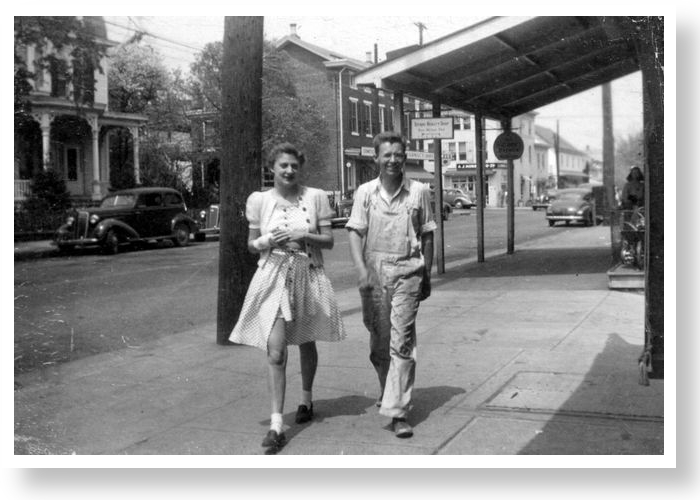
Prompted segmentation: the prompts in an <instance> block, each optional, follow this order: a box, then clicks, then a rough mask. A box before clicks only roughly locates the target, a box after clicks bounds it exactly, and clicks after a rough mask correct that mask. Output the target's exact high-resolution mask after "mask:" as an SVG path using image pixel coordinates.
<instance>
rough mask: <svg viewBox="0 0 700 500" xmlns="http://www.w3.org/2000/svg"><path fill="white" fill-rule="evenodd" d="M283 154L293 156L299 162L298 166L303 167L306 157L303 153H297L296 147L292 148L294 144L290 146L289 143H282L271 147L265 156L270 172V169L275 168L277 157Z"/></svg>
mask: <svg viewBox="0 0 700 500" xmlns="http://www.w3.org/2000/svg"><path fill="white" fill-rule="evenodd" d="M283 154H288V155H292V156H294V157H295V158H296V159H297V160H298V161H299V166H300V167H303V166H304V162H305V161H306V156H304V153H302V152H301V151H299V150H298V149H297V148H296V146H294V144H291V143H289V142H283V143H281V144H278V145H276V146H275V147H273V148H272V149H271V150H270V152H269V153H268V154H267V168H269V169H270V170H272V167H274V166H275V162H276V161H277V158H279V156H280V155H283Z"/></svg>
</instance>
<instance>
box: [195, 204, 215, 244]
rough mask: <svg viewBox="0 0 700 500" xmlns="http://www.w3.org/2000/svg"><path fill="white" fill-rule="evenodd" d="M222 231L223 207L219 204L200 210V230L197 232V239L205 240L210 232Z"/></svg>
mask: <svg viewBox="0 0 700 500" xmlns="http://www.w3.org/2000/svg"><path fill="white" fill-rule="evenodd" d="M220 232H221V208H220V206H219V205H218V204H213V205H209V208H207V209H206V210H202V211H201V212H199V232H198V233H197V234H195V240H196V241H204V240H205V238H206V237H207V235H208V234H219V233H220Z"/></svg>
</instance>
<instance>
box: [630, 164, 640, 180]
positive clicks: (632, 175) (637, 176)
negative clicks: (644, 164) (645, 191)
mask: <svg viewBox="0 0 700 500" xmlns="http://www.w3.org/2000/svg"><path fill="white" fill-rule="evenodd" d="M630 179H632V180H635V181H639V180H641V179H642V171H641V170H640V169H639V167H634V168H633V169H632V171H631V172H630Z"/></svg>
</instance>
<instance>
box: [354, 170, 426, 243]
mask: <svg viewBox="0 0 700 500" xmlns="http://www.w3.org/2000/svg"><path fill="white" fill-rule="evenodd" d="M374 197H377V198H378V199H379V200H380V201H379V202H380V203H385V204H387V201H386V200H385V199H384V198H383V197H382V196H381V182H380V179H379V177H377V178H376V179H373V180H371V181H369V182H366V183H364V184H362V185H361V186H360V187H358V188H357V191H356V192H355V196H354V201H353V205H352V213H351V214H350V219H349V220H348V222H347V224H346V225H345V227H346V228H347V229H352V230H354V231H357V233H359V234H360V235H361V236H365V235H366V234H367V228H368V226H369V220H368V217H369V210H368V209H369V206H370V203H371V201H372V199H373V198H374ZM403 207H408V208H412V209H418V214H419V215H418V216H419V221H418V222H419V226H420V232H421V233H429V232H432V231H435V230H436V229H437V224H436V223H435V218H434V216H433V208H432V205H431V203H430V188H429V187H428V185H427V184H423V183H422V182H418V181H414V180H413V179H408V178H406V177H405V176H404V179H403V182H402V183H401V188H399V191H398V192H397V193H396V194H394V196H393V197H392V199H391V200H390V201H389V203H388V204H387V208H388V209H389V210H391V211H397V210H398V209H400V208H403Z"/></svg>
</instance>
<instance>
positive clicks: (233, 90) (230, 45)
mask: <svg viewBox="0 0 700 500" xmlns="http://www.w3.org/2000/svg"><path fill="white" fill-rule="evenodd" d="M223 48H224V53H223V60H222V68H221V69H222V71H221V76H222V78H221V81H222V86H221V97H222V104H223V106H222V118H223V119H222V120H221V124H222V126H221V138H222V141H221V144H222V148H221V153H222V154H221V188H220V194H219V201H220V204H221V221H222V223H221V233H220V236H219V291H218V304H217V318H216V343H217V344H220V345H227V344H229V343H230V342H229V340H228V337H229V335H230V333H231V330H233V327H234V326H235V324H236V321H238V316H239V315H240V313H241V309H242V308H243V301H244V299H245V294H246V291H247V289H248V284H249V283H250V280H251V279H252V277H253V274H254V273H255V269H256V261H257V257H256V256H255V255H253V254H251V253H250V252H249V251H248V222H247V220H246V218H245V204H246V200H247V199H248V196H249V195H250V193H252V192H253V191H257V190H259V189H260V186H261V179H262V175H261V167H262V158H261V152H262V55H263V18H262V17H244V16H232V17H226V18H225V21H224V47H223Z"/></svg>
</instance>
